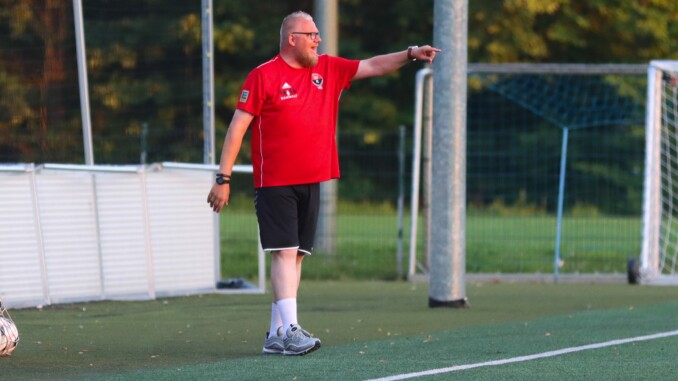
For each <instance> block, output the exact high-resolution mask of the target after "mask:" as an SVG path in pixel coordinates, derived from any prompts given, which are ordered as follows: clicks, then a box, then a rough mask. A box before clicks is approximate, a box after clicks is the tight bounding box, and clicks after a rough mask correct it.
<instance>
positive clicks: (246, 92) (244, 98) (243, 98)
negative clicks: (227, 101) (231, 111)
mask: <svg viewBox="0 0 678 381" xmlns="http://www.w3.org/2000/svg"><path fill="white" fill-rule="evenodd" d="M249 96H250V91H249V90H243V91H242V93H240V102H242V103H246V102H247V98H248V97H249Z"/></svg>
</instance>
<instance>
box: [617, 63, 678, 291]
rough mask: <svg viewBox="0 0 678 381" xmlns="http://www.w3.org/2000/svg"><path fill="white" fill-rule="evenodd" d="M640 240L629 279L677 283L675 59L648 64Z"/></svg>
mask: <svg viewBox="0 0 678 381" xmlns="http://www.w3.org/2000/svg"><path fill="white" fill-rule="evenodd" d="M647 95H648V96H647V114H646V118H647V119H646V150H645V184H644V188H645V189H644V200H643V202H644V205H643V243H642V250H641V256H640V263H639V265H637V267H636V268H633V267H634V265H633V264H632V262H631V261H630V262H629V281H630V282H631V283H635V282H637V281H639V282H640V283H643V284H678V272H677V270H678V61H652V62H650V65H649V68H648V93H647Z"/></svg>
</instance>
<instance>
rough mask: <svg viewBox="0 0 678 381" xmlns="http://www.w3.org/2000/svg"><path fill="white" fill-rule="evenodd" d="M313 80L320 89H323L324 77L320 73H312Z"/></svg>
mask: <svg viewBox="0 0 678 381" xmlns="http://www.w3.org/2000/svg"><path fill="white" fill-rule="evenodd" d="M311 82H313V84H314V85H315V86H316V87H317V88H318V90H322V89H323V77H322V76H321V75H320V74H318V73H313V74H312V75H311Z"/></svg>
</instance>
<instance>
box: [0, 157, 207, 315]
mask: <svg viewBox="0 0 678 381" xmlns="http://www.w3.org/2000/svg"><path fill="white" fill-rule="evenodd" d="M150 168H153V169H156V171H147V168H146V167H138V166H124V167H111V166H108V167H106V166H82V165H59V164H45V166H44V167H41V168H34V166H33V165H32V164H30V165H0V296H2V297H3V300H4V302H5V304H7V305H8V306H11V307H27V306H35V305H40V304H51V303H65V302H76V301H90V300H102V299H149V298H151V299H152V298H155V297H156V296H157V295H165V296H169V295H185V294H194V293H198V292H212V291H215V289H216V282H217V278H218V276H219V272H218V271H217V270H218V266H219V265H218V262H219V253H218V241H217V235H218V229H217V227H218V221H217V219H216V217H215V216H216V215H215V214H214V213H212V210H211V209H210V208H209V206H208V205H207V202H206V197H207V191H208V190H209V188H210V186H211V184H212V181H213V172H212V171H211V170H210V169H204V168H201V169H199V170H196V169H168V170H167V169H163V167H162V166H152V167H150ZM34 169H35V172H34Z"/></svg>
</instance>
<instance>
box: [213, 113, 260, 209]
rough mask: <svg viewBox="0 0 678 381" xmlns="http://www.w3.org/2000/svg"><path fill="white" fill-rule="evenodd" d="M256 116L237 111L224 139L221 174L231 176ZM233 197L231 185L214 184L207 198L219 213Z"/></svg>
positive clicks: (220, 166) (220, 164)
mask: <svg viewBox="0 0 678 381" xmlns="http://www.w3.org/2000/svg"><path fill="white" fill-rule="evenodd" d="M253 118H254V115H252V114H250V113H248V112H245V111H242V110H235V113H234V114H233V119H231V124H230V125H229V126H228V132H226V138H225V139H224V148H223V149H222V151H221V159H220V161H219V173H223V174H226V175H229V176H230V175H231V172H232V170H233V165H234V164H235V159H236V157H237V156H238V152H239V151H240V146H241V145H242V139H243V137H244V136H245V132H247V128H248V127H249V125H250V123H251V122H252V119H253ZM230 195H231V184H230V183H227V184H222V185H219V184H216V183H215V184H214V185H212V189H211V190H210V193H209V195H208V196H207V203H208V204H210V207H212V210H214V211H215V212H216V213H219V212H220V211H221V209H222V208H223V207H224V205H228V199H229V197H230Z"/></svg>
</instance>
